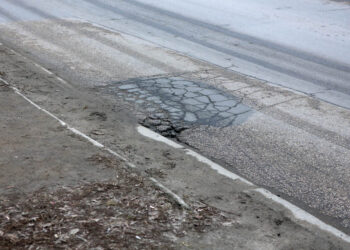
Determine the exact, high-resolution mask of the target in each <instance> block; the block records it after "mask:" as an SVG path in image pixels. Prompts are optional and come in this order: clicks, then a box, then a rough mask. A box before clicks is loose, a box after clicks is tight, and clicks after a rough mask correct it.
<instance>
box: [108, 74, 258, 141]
mask: <svg viewBox="0 0 350 250" xmlns="http://www.w3.org/2000/svg"><path fill="white" fill-rule="evenodd" d="M107 88H108V90H109V91H110V92H112V93H114V94H115V95H117V96H118V97H119V98H122V99H123V100H124V101H127V102H132V103H135V104H136V105H137V106H138V107H139V108H138V110H142V111H143V113H144V114H145V115H146V116H147V118H146V119H144V121H143V122H142V123H143V125H145V126H147V127H150V128H152V129H155V130H156V131H158V132H160V133H161V134H163V135H165V136H168V137H175V136H176V134H177V133H179V132H181V131H182V130H184V129H186V128H188V127H191V126H198V125H209V126H214V127H228V126H232V125H236V124H241V123H242V122H244V121H245V120H246V119H247V118H248V117H249V116H250V115H252V113H253V112H254V110H253V109H252V108H250V107H248V106H246V105H244V104H242V100H241V99H240V98H238V97H235V96H233V95H230V94H228V93H225V92H223V91H222V90H219V89H217V88H214V87H212V86H210V85H208V84H206V83H203V82H197V81H191V80H186V79H184V78H182V77H158V78H137V79H131V80H128V81H124V82H118V83H115V84H113V85H110V86H108V87H107Z"/></svg>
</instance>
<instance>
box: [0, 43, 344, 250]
mask: <svg viewBox="0 0 350 250" xmlns="http://www.w3.org/2000/svg"><path fill="white" fill-rule="evenodd" d="M0 67H1V77H2V78H5V79H6V80H7V81H8V82H9V83H10V84H12V85H14V86H16V87H17V88H19V89H20V91H21V92H23V93H24V94H25V95H26V96H28V97H29V98H30V99H31V100H33V101H34V102H35V103H37V104H38V105H40V106H42V107H43V108H46V109H47V110H49V111H50V112H52V113H54V114H55V115H56V116H58V117H59V118H61V119H63V120H64V121H66V122H68V123H69V124H70V125H72V126H74V127H77V128H78V129H79V130H81V131H82V132H84V133H85V134H88V135H89V136H91V137H93V138H94V139H96V140H98V141H99V142H101V143H103V144H104V145H108V146H109V147H110V148H112V149H113V150H114V151H116V152H118V153H120V154H121V155H124V156H125V157H127V158H128V160H130V161H131V162H133V163H134V164H135V165H136V167H137V169H128V168H126V167H125V164H124V163H123V162H122V161H120V160H119V159H118V158H115V157H114V156H113V155H110V154H106V152H105V151H102V150H101V149H99V148H97V147H95V146H94V145H92V144H91V143H89V142H88V141H86V140H85V139H84V138H82V137H79V136H77V135H75V134H73V133H72V132H71V131H69V130H67V129H65V128H64V127H62V126H60V124H59V123H58V122H57V121H55V120H54V119H52V118H51V117H50V116H48V115H47V114H45V113H44V112H42V111H40V110H38V109H37V108H35V107H34V106H32V105H30V104H29V103H28V102H27V101H25V100H24V99H23V98H21V97H20V96H19V95H17V94H16V93H15V92H14V91H13V90H12V89H10V88H9V87H8V86H6V85H5V84H1V86H0V106H1V107H2V108H1V109H0V116H1V120H0V127H1V128H2V129H1V130H0V145H1V148H0V171H1V173H2V174H1V176H0V197H1V202H0V204H1V205H0V216H1V217H2V218H1V222H0V247H1V248H5V249H6V248H9V249H14V248H30V247H31V246H32V247H36V248H38V249H40V248H47V247H49V248H50V247H51V248H67V247H72V248H94V247H95V248H96V249H109V248H132V249H141V248H142V249H144V248H162V249H164V248H165V249H166V248H176V249H180V248H184V249H189V248H190V249H233V248H234V249H347V247H348V245H347V244H346V243H344V242H342V241H341V240H339V239H338V238H335V237H333V236H331V235H329V234H327V233H325V232H323V231H321V230H319V229H317V228H313V227H312V226H310V225H306V224H305V223H301V222H297V221H296V220H294V219H293V218H292V216H291V214H290V213H289V212H288V211H287V210H286V209H284V208H283V207H281V206H279V205H277V204H275V203H273V202H271V201H268V200H267V199H264V198H262V197H259V196H258V195H257V194H255V193H254V192H250V190H249V189H250V188H251V187H247V186H246V185H244V183H241V182H239V181H237V182H236V181H234V182H233V181H232V180H230V179H228V178H226V177H223V176H220V175H218V174H217V172H216V171H213V170H210V169H209V168H208V167H207V166H206V165H205V164H203V163H200V162H198V161H197V160H195V159H194V158H193V157H190V156H187V155H185V154H184V152H183V151H181V150H176V149H172V148H170V147H168V146H165V145H164V144H161V143H158V142H154V141H151V140H149V139H147V138H143V137H142V136H141V135H138V134H137V132H136V130H135V128H136V126H137V122H136V120H134V119H133V118H132V117H130V116H128V115H127V114H126V113H125V111H124V110H123V106H118V105H117V104H109V103H108V100H103V99H102V100H101V99H99V97H98V96H94V95H93V93H91V92H89V91H86V90H85V91H84V90H82V89H79V88H74V87H73V88H72V89H68V88H65V87H63V86H62V84H61V83H60V82H59V81H58V80H57V79H55V77H54V76H52V75H47V74H45V72H40V71H39V70H38V69H35V67H33V65H32V64H31V63H30V61H27V60H26V59H24V58H22V57H19V56H18V55H16V54H14V53H13V52H11V51H9V50H8V49H7V48H6V47H3V46H2V47H1V52H0ZM151 176H152V177H154V178H156V179H158V180H160V181H161V182H162V183H163V184H164V185H166V186H167V187H168V188H169V189H171V190H172V191H174V192H176V193H177V194H178V195H180V196H181V197H183V198H184V199H185V201H186V202H187V203H188V204H189V205H190V209H188V210H187V209H184V208H182V207H181V206H179V205H178V204H177V203H176V202H175V200H174V199H173V198H172V197H170V196H169V195H167V194H166V193H165V192H163V191H162V190H160V189H159V188H158V187H157V186H155V185H154V184H153V183H152V182H150V181H149V179H148V178H149V177H151Z"/></svg>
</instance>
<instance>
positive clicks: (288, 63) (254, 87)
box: [0, 0, 350, 232]
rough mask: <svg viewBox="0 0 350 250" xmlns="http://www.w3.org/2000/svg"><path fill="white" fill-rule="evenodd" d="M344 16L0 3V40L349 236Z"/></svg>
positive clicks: (263, 5)
mask: <svg viewBox="0 0 350 250" xmlns="http://www.w3.org/2000/svg"><path fill="white" fill-rule="evenodd" d="M237 2H238V1H237ZM349 16H350V7H349V5H348V4H345V3H337V2H330V1H319V0H310V1H304V0H303V1H301V0H300V1H284V2H283V4H282V3H281V2H280V1H267V0H266V1H253V0H252V1H244V3H241V1H239V3H236V1H205V3H203V1H196V0H192V1H176V2H174V1H161V2H159V1H152V0H144V1H133V0H132V1H111V0H79V1H69V0H60V1H58V0H57V1H55V0H50V1H47V0H45V1H44V0H38V1H29V0H26V1H25V0H22V1H20V0H2V1H1V6H0V25H1V26H0V39H1V42H2V43H3V44H4V45H6V46H8V47H10V48H12V49H14V50H15V51H17V52H19V53H21V54H22V55H24V56H26V57H28V58H30V59H31V60H33V61H34V62H36V63H38V64H39V65H42V66H44V67H45V68H46V69H49V70H50V71H51V72H53V74H54V75H55V76H59V77H60V79H62V84H64V85H66V86H67V87H69V88H73V89H76V90H79V91H82V92H84V91H86V90H89V91H91V90H93V91H95V93H96V95H97V96H101V98H102V97H103V98H106V99H108V100H110V101H111V102H116V103H117V104H116V106H117V107H118V108H122V109H124V110H128V111H130V113H132V114H134V116H135V117H136V118H137V119H138V120H139V122H141V123H142V124H144V125H145V126H148V127H150V128H152V129H154V130H155V131H157V132H159V133H162V134H163V135H166V136H170V137H177V139H178V140H180V141H181V142H183V143H185V144H187V145H189V146H191V147H193V148H195V149H196V150H198V151H200V152H201V153H203V154H205V155H206V156H208V157H211V158H212V159H214V160H215V161H217V162H220V163H221V164H222V165H224V166H225V167H226V168H227V169H229V170H230V171H232V172H235V173H238V174H240V175H242V176H244V177H245V178H247V179H249V180H250V181H252V182H253V183H255V184H257V185H259V186H263V187H266V188H268V189H270V190H272V191H273V192H275V193H277V194H279V195H281V196H283V197H284V198H286V199H288V200H290V201H292V202H293V203H295V204H297V205H299V206H301V207H303V208H304V209H306V210H308V211H309V212H311V213H313V214H315V215H316V216H318V217H320V218H322V219H323V220H325V221H327V222H328V223H331V224H332V225H334V226H336V227H338V228H341V229H342V230H344V231H346V232H350V213H349V211H350V209H349V208H350V197H349V193H350V185H349V181H348V180H349V177H350V171H349V166H350V165H349V162H350V130H349V126H350V116H349V112H350V111H349V109H350V84H349V82H350V57H349V56H347V55H350V46H349V45H350V30H349V28H348V27H349V25H350V18H349ZM42 98H43V99H42V101H43V102H45V101H48V100H47V99H45V98H44V97H42ZM39 99H40V98H39ZM48 102H49V101H48ZM51 108H52V107H51ZM57 109H59V108H58V107H57ZM62 112H63V111H62ZM66 112H68V111H67V110H66ZM119 136H121V137H122V135H119Z"/></svg>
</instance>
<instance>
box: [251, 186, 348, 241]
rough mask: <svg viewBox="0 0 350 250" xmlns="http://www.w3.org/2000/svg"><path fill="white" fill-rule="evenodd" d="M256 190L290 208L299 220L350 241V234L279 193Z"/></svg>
mask: <svg viewBox="0 0 350 250" xmlns="http://www.w3.org/2000/svg"><path fill="white" fill-rule="evenodd" d="M254 191H256V192H258V193H260V194H262V195H264V196H265V197H266V198H268V199H271V200H273V201H275V202H277V203H279V204H281V205H282V206H284V207H285V208H287V209H288V210H290V211H291V212H292V214H293V215H294V217H295V218H297V219H298V220H301V221H307V222H308V223H310V224H312V225H315V226H317V227H318V228H320V229H322V230H324V231H327V232H329V233H331V234H333V235H335V236H337V237H339V238H341V239H343V240H344V241H346V242H350V236H349V235H347V234H345V233H343V232H342V231H340V230H338V229H336V228H335V227H333V226H331V225H329V224H326V223H325V222H323V221H321V220H320V219H318V218H316V217H315V216H313V215H312V214H310V213H308V212H306V211H305V210H303V209H301V208H299V207H297V206H295V205H293V204H292V203H290V202H289V201H286V200H284V199H282V198H280V197H278V196H277V195H274V194H273V193H271V192H270V191H268V190H266V189H264V188H256V189H254Z"/></svg>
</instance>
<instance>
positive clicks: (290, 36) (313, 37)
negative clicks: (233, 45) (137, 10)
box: [139, 0, 350, 64]
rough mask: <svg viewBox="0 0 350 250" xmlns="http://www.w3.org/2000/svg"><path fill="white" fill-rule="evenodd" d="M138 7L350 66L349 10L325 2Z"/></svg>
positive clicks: (215, 0) (180, 1) (251, 0)
mask: <svg viewBox="0 0 350 250" xmlns="http://www.w3.org/2000/svg"><path fill="white" fill-rule="evenodd" d="M139 2H142V3H145V4H149V5H152V6H155V7H158V8H161V9H164V10H168V11H171V12H175V13H178V14H181V15H184V16H187V17H191V18H194V19H197V20H201V21H203V22H207V23H211V24H215V25H218V26H221V27H224V28H226V29H230V30H233V31H237V32H241V33H245V34H248V35H252V36H254V37H257V38H261V39H264V40H269V41H273V42H275V43H277V44H281V45H285V46H288V47H292V48H295V49H299V50H304V51H308V52H310V53H313V54H316V55H320V56H322V57H325V58H329V59H332V60H336V61H339V62H343V63H348V64H350V56H346V55H350V4H345V3H340V2H331V1H325V0H283V1H280V0H244V1H238V0H236V1H235V0H205V1H203V0H186V1H184V0H176V1H174V0H162V1H158V0H140V1H139ZM316 43H317V46H315V44H316Z"/></svg>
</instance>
